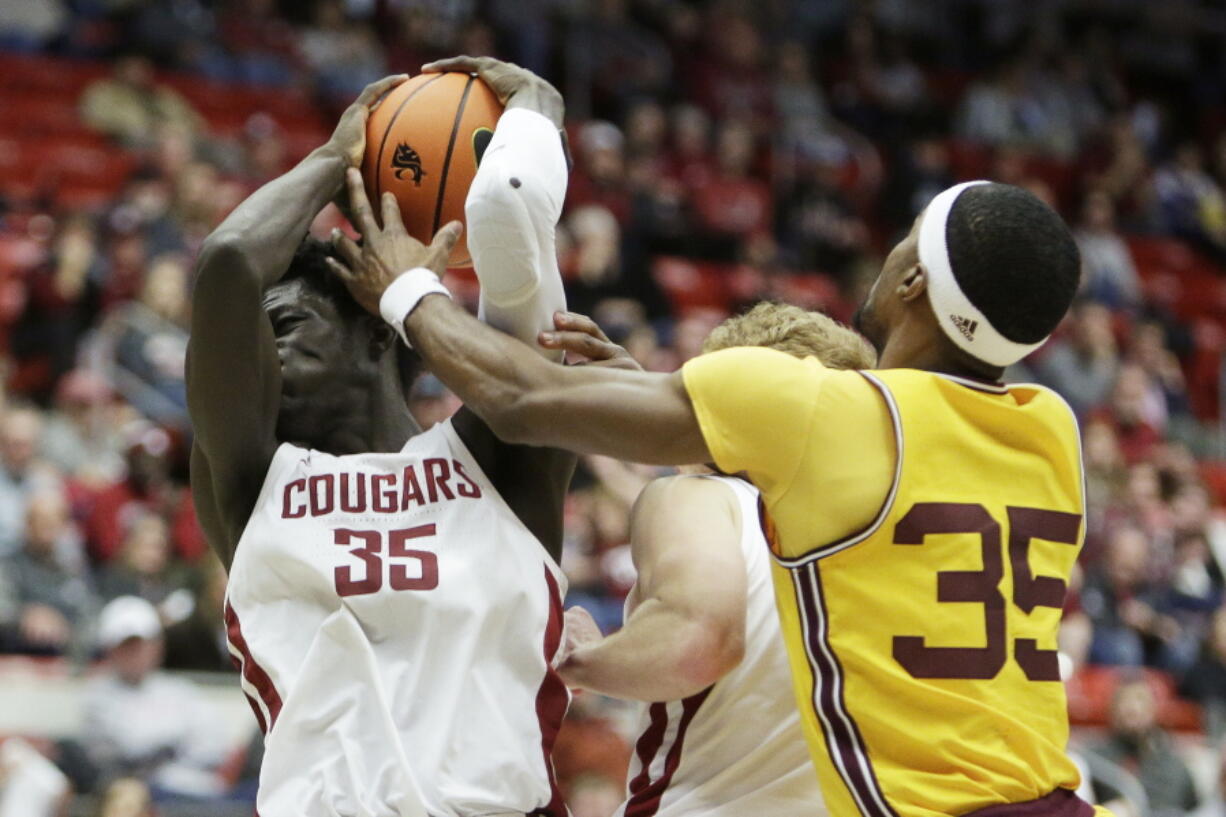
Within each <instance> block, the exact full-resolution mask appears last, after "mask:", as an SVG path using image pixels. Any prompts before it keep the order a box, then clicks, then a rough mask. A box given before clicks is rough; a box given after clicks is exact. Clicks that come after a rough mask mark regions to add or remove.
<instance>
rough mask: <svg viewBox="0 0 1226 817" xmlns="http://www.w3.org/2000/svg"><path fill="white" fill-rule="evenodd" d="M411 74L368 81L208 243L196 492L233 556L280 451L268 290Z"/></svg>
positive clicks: (194, 360) (195, 331)
mask: <svg viewBox="0 0 1226 817" xmlns="http://www.w3.org/2000/svg"><path fill="white" fill-rule="evenodd" d="M404 79H405V77H403V76H396V77H388V78H386V79H383V80H381V81H379V82H376V83H374V84H372V85H370V86H368V87H367V88H366V89H365V90H364V91H363V92H362V94H361V96H359V98H358V100H357V101H356V102H355V103H354V104H353V105H351V106H350V107H349V109H348V110H346V111H345V113H344V115H343V116H342V117H341V120H340V122H339V124H338V125H337V127H336V131H335V132H334V133H333V135H332V138H331V139H329V141H328V142H327V143H326V144H324V145H323V146H322V147H320V148H318V149H316V150H315V151H314V152H312V153H311V154H310V155H309V156H307V157H306V158H305V159H303V160H302V162H300V163H299V164H298V165H297V166H296V167H295V168H294V169H293V170H291V171H290V172H288V173H286V174H285V175H284V176H281V177H280V178H277V179H275V180H273V181H271V182H269V183H268V184H266V185H264V186H263V187H261V188H260V189H259V190H257V191H256V192H255V193H253V194H252V195H251V196H250V197H248V198H247V199H246V200H245V201H244V202H243V203H242V204H240V205H239V206H238V207H237V208H235V210H234V212H233V213H231V214H230V215H229V217H227V218H226V220H225V221H223V222H222V223H221V225H220V226H218V228H217V229H216V230H214V231H213V233H212V234H210V235H209V237H208V238H207V239H205V241H204V245H203V246H202V247H201V251H200V256H199V259H198V260H197V264H196V286H195V290H194V292H193V294H192V326H191V342H190V345H189V347H188V366H187V397H188V410H189V412H190V413H191V419H192V425H193V428H194V430H195V447H194V450H193V452H192V472H193V476H195V477H198V478H197V479H193V491H194V492H195V494H196V499H197V507H198V508H199V510H200V514H201V519H202V522H203V523H204V526H205V529H206V532H207V533H208V534H209V539H210V541H211V542H212V544H213V546H214V547H215V548H216V549H217V550H218V551H219V553H220V555H221V556H222V558H223V560H224V561H226V562H227V563H228V561H229V559H230V557H231V556H232V551H233V547H234V545H235V543H236V542H237V540H238V536H239V534H240V533H241V531H242V528H243V526H244V525H245V524H246V521H247V517H248V516H249V515H250V511H251V508H252V507H253V506H254V504H255V500H256V497H257V495H258V493H259V490H260V486H261V484H262V483H263V480H264V476H265V473H266V472H267V470H268V464H269V462H271V460H272V456H273V453H274V451H275V449H276V440H275V429H276V420H277V412H278V408H279V404H280V393H281V370H280V364H279V361H278V358H277V351H276V343H275V339H274V335H273V329H272V325H271V324H270V323H269V320H268V317H267V315H266V314H265V312H264V309H263V306H262V298H263V293H264V290H265V288H266V287H267V286H268V285H269V284H272V283H273V282H275V281H276V280H277V279H278V278H280V277H281V276H282V275H283V274H284V273H285V271H286V269H287V268H288V267H289V264H290V261H291V259H292V258H293V255H294V251H295V250H296V249H297V247H298V245H299V244H300V243H301V241H302V238H303V236H305V235H306V232H307V229H308V227H310V224H311V221H312V220H313V219H314V218H315V216H316V215H318V213H319V211H320V210H322V209H323V207H324V205H326V204H327V203H328V202H329V201H330V200H332V199H333V198H335V197H336V195H337V194H338V193H339V192H340V191H341V190H342V187H343V185H344V178H345V169H346V168H347V167H351V166H353V165H354V164H356V163H357V162H360V161H361V158H362V153H363V151H364V150H365V144H366V117H367V114H368V112H369V110H370V107H371V106H372V105H374V104H375V103H376V102H377V101H378V100H379V99H380V98H381V97H382V96H383V95H384V94H385V93H387V91H389V90H390V89H392V88H393V87H395V86H396V85H397V84H399V83H400V82H402V81H404Z"/></svg>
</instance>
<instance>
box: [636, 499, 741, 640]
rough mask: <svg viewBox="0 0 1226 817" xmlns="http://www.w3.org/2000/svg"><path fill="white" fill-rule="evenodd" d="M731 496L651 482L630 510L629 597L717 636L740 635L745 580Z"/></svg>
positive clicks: (737, 515)
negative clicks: (634, 576) (634, 577)
mask: <svg viewBox="0 0 1226 817" xmlns="http://www.w3.org/2000/svg"><path fill="white" fill-rule="evenodd" d="M739 516H740V514H739V510H738V507H737V504H736V501H735V497H734V496H733V495H732V493H731V491H730V490H729V489H728V488H727V487H726V486H725V485H722V484H720V483H719V482H717V481H714V480H704V479H695V478H693V477H675V478H669V479H663V480H657V481H656V482H654V483H652V484H651V485H649V486H648V487H647V488H646V489H644V491H643V494H642V495H641V496H640V498H639V500H638V502H637V503H636V504H635V508H634V514H633V519H632V524H631V551H632V555H633V557H634V562H635V568H636V570H637V571H638V582H637V592H638V593H639V594H640V596H641V598H643V599H648V598H650V599H655V600H657V601H659V602H660V603H661V604H664V605H665V606H667V607H668V608H670V609H672V610H674V611H675V612H677V613H679V614H681V615H683V616H685V617H687V618H688V619H690V620H693V621H695V622H699V623H702V624H703V625H704V626H708V627H710V628H712V629H714V630H716V631H718V632H720V633H722V634H723V635H725V636H727V637H730V638H736V637H743V634H744V629H745V608H746V594H747V589H746V588H747V582H748V580H747V577H746V567H745V559H744V556H743V555H742V553H741V547H740V530H741V524H742V523H741V520H740V518H739Z"/></svg>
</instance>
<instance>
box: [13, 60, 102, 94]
mask: <svg viewBox="0 0 1226 817" xmlns="http://www.w3.org/2000/svg"><path fill="white" fill-rule="evenodd" d="M110 72H111V68H110V66H109V65H108V64H107V63H105V62H92V61H86V60H69V59H63V58H56V57H38V56H30V55H18V54H3V53H0V88H13V89H20V90H23V91H26V92H35V91H37V92H40V93H42V94H46V95H52V96H68V97H72V98H74V99H75V98H76V97H77V96H78V95H79V94H80V93H81V91H82V90H83V89H84V88H85V86H86V85H88V84H89V83H91V82H93V81H94V80H96V79H99V78H101V77H104V76H107V75H108V74H110Z"/></svg>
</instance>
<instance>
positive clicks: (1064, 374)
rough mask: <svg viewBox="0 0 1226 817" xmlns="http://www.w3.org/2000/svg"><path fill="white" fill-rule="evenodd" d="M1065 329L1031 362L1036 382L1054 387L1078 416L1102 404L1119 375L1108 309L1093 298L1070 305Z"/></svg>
mask: <svg viewBox="0 0 1226 817" xmlns="http://www.w3.org/2000/svg"><path fill="white" fill-rule="evenodd" d="M1065 327H1066V330H1067V331H1066V332H1064V333H1063V334H1062V336H1061V337H1059V338H1058V339H1056V340H1054V341H1052V342H1051V343H1049V344H1048V345H1047V348H1046V349H1045V350H1044V351H1043V354H1042V355H1041V356H1039V357H1038V359H1037V360H1035V361H1034V363H1033V364H1032V365H1033V367H1034V372H1035V374H1036V375H1037V376H1038V378H1039V382H1041V383H1043V384H1044V385H1046V386H1050V387H1051V388H1053V389H1055V390H1056V391H1057V392H1059V393H1060V394H1061V395H1063V397H1064V399H1065V400H1067V401H1068V403H1069V405H1070V406H1072V407H1073V411H1075V412H1076V413H1077V414H1078V415H1079V416H1082V417H1084V416H1085V415H1086V414H1088V413H1089V412H1090V411H1091V410H1093V409H1096V408H1098V407H1099V406H1101V405H1102V404H1103V403H1104V401H1105V400H1106V399H1107V395H1108V394H1110V392H1111V388H1112V386H1114V385H1115V381H1116V377H1117V376H1118V374H1119V366H1120V358H1119V351H1118V350H1117V348H1116V344H1115V333H1114V332H1113V331H1112V328H1111V310H1110V309H1108V308H1107V307H1106V306H1104V305H1103V304H1100V303H1097V302H1095V301H1081V302H1079V303H1077V304H1075V305H1074V306H1073V310H1072V312H1070V313H1069V317H1068V318H1067V319H1066V320H1065Z"/></svg>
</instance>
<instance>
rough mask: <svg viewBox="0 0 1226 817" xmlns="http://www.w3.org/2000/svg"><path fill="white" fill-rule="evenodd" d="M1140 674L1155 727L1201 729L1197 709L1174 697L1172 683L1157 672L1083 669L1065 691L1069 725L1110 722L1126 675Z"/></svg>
mask: <svg viewBox="0 0 1226 817" xmlns="http://www.w3.org/2000/svg"><path fill="white" fill-rule="evenodd" d="M1138 671H1139V672H1140V673H1141V675H1142V677H1144V679H1145V680H1146V682H1147V683H1148V684H1149V687H1150V690H1151V691H1152V692H1153V693H1154V699H1155V700H1156V701H1157V704H1158V723H1159V724H1161V725H1162V726H1165V727H1166V728H1168V729H1175V730H1178V731H1182V732H1196V731H1199V730H1200V729H1201V710H1200V707H1199V706H1197V705H1196V704H1194V703H1191V702H1190V701H1185V700H1182V699H1181V698H1179V697H1178V696H1177V695H1176V694H1175V681H1174V679H1173V678H1172V677H1171V676H1170V675H1169V674H1167V673H1165V672H1161V671H1160V670H1156V669H1150V668H1148V667H1147V668H1142V669H1139V670H1134V669H1132V668H1128V669H1123V668H1121V667H1105V666H1086V667H1082V668H1081V670H1080V671H1078V673H1077V674H1076V675H1075V676H1073V677H1072V678H1071V679H1070V680H1069V682H1068V684H1066V689H1067V691H1068V709H1069V722H1070V723H1071V724H1073V725H1074V726H1105V725H1106V724H1107V723H1108V721H1109V719H1110V712H1111V698H1112V696H1113V695H1114V694H1115V688H1116V687H1117V686H1118V685H1119V684H1120V682H1121V680H1122V678H1124V677H1126V676H1125V673H1132V672H1138Z"/></svg>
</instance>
